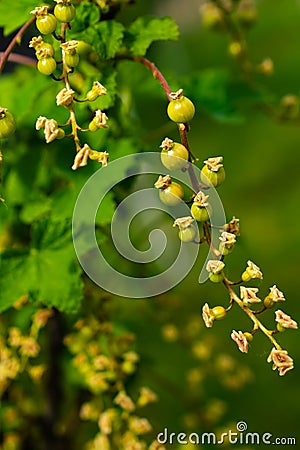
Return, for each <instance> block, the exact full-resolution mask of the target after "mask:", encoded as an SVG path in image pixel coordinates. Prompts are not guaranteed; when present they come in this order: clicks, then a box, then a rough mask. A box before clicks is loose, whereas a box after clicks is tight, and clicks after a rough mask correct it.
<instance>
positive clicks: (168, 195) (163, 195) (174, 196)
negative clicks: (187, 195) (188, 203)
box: [159, 181, 184, 206]
mask: <svg viewBox="0 0 300 450" xmlns="http://www.w3.org/2000/svg"><path fill="white" fill-rule="evenodd" d="M183 197H184V192H183V189H182V187H181V186H180V184H178V183H175V182H174V181H173V182H172V183H171V184H170V185H169V186H168V187H167V188H166V189H160V190H159V198H160V200H161V201H162V202H163V203H164V204H165V205H168V206H176V205H178V204H179V203H180V202H181V199H182V198H183Z"/></svg>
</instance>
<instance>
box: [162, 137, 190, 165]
mask: <svg viewBox="0 0 300 450" xmlns="http://www.w3.org/2000/svg"><path fill="white" fill-rule="evenodd" d="M160 158H161V162H162V163H163V165H164V166H165V167H166V168H167V169H169V170H179V169H182V168H183V167H185V166H186V163H187V161H188V159H189V152H188V151H187V149H186V148H185V146H184V145H182V144H179V143H178V142H173V143H172V146H170V148H169V150H168V149H163V150H162V151H161V154H160Z"/></svg>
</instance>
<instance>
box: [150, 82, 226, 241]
mask: <svg viewBox="0 0 300 450" xmlns="http://www.w3.org/2000/svg"><path fill="white" fill-rule="evenodd" d="M169 98H170V102H169V104H168V108H167V114H168V116H169V118H170V119H171V120H172V121H173V122H176V123H177V124H178V127H179V130H180V131H181V132H183V133H184V135H185V133H186V130H188V122H190V121H191V120H192V119H193V117H194V114H195V106H194V104H193V102H192V101H191V100H190V99H189V98H187V97H185V96H184V95H183V90H182V89H179V90H178V91H177V92H171V93H170V95H169ZM160 147H161V149H162V150H161V162H162V164H163V165H164V166H165V167H166V169H168V170H169V171H174V170H183V171H185V170H193V168H192V164H191V163H192V160H193V158H192V155H191V152H190V150H189V148H187V147H188V146H187V147H186V146H185V145H183V143H179V142H174V141H173V140H172V139H169V138H168V137H166V138H165V139H164V140H163V141H162V143H161V146H160ZM222 161H223V158H222V156H218V157H214V158H208V159H207V160H206V161H204V163H205V165H204V167H203V168H202V170H201V175H200V180H199V182H198V181H197V182H196V186H193V187H194V192H193V196H192V201H191V202H192V205H191V216H187V217H180V218H178V219H176V220H175V222H174V226H178V228H179V238H180V240H181V241H183V242H197V241H196V236H197V234H198V230H197V226H196V224H195V222H199V223H204V222H208V221H209V219H210V214H211V206H210V204H209V203H208V202H207V199H208V197H209V196H208V195H205V193H204V192H203V190H206V189H208V188H209V187H211V186H214V187H217V186H219V185H220V184H221V183H222V182H223V181H224V179H225V170H224V167H223V164H222ZM154 186H155V187H156V188H157V189H159V198H160V200H161V201H162V202H163V203H164V204H166V205H168V206H176V205H178V204H179V203H180V202H181V201H183V198H184V190H183V188H182V186H181V185H180V184H179V183H177V182H175V181H173V180H172V179H171V177H170V175H165V176H162V175H160V176H159V178H158V180H157V181H156V183H155V184H154ZM201 189H203V190H201ZM200 235H201V230H200Z"/></svg>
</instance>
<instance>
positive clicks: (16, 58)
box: [0, 52, 36, 66]
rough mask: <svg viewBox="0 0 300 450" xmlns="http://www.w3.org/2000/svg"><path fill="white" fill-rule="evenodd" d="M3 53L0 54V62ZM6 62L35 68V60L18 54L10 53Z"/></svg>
mask: <svg viewBox="0 0 300 450" xmlns="http://www.w3.org/2000/svg"><path fill="white" fill-rule="evenodd" d="M3 55H4V52H0V60H1V58H2V57H3ZM7 61H8V62H13V63H17V64H23V65H26V66H35V65H36V60H35V59H33V58H31V57H30V56H25V55H20V54H19V53H11V54H10V55H9V56H8V59H7Z"/></svg>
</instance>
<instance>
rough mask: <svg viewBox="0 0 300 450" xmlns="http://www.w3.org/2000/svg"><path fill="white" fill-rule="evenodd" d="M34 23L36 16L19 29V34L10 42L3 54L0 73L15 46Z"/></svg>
mask: <svg viewBox="0 0 300 450" xmlns="http://www.w3.org/2000/svg"><path fill="white" fill-rule="evenodd" d="M34 21H35V16H34V17H31V19H29V20H28V21H27V22H26V23H24V25H23V26H22V28H20V29H19V31H18V32H17V34H16V35H15V36H14V37H13V39H12V40H11V41H10V43H9V45H8V47H7V49H6V50H5V52H4V53H3V55H2V58H1V61H0V73H1V72H2V71H3V69H4V66H5V63H6V62H7V60H8V57H9V55H10V54H11V52H12V51H13V49H14V47H15V45H16V44H18V43H19V42H20V40H21V38H22V36H23V34H24V33H25V32H26V31H27V29H28V28H29V27H30V25H31V24H33V22H34Z"/></svg>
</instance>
